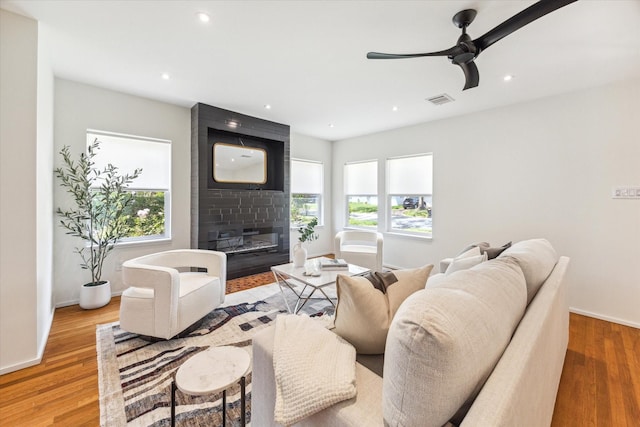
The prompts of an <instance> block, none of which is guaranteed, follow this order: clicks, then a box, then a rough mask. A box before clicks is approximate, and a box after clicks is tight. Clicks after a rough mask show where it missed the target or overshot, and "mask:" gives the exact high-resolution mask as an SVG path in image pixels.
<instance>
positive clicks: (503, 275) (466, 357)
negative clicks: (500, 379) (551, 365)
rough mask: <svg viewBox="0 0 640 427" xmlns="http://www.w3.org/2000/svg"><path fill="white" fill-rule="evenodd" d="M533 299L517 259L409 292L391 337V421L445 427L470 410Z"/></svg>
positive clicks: (386, 384) (387, 373)
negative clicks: (529, 294)
mask: <svg viewBox="0 0 640 427" xmlns="http://www.w3.org/2000/svg"><path fill="white" fill-rule="evenodd" d="M427 283H428V282H427ZM526 299H527V291H526V285H525V280H524V275H523V273H522V270H521V269H520V267H519V266H518V264H517V263H516V262H515V261H514V260H511V259H503V260H500V259H496V260H492V261H488V262H485V263H482V264H480V265H478V266H476V267H474V268H472V269H470V270H464V271H460V272H457V273H456V274H453V275H450V276H446V277H445V278H444V279H443V280H442V281H441V282H440V283H438V285H437V286H436V287H433V288H430V287H429V286H427V288H426V289H423V290H420V291H418V292H416V293H414V294H413V295H411V296H410V297H408V298H407V300H406V301H405V302H404V303H403V304H402V305H401V306H400V308H399V309H398V311H397V313H396V316H395V317H394V319H393V321H392V322H391V327H390V329H389V334H388V337H387V344H386V349H385V359H384V378H383V399H382V401H383V414H384V420H385V423H386V425H402V426H405V427H410V426H420V427H429V426H434V427H440V426H442V425H444V424H445V423H447V421H449V420H450V419H451V418H452V417H454V415H455V416H456V418H461V417H463V416H464V413H465V410H466V409H468V407H469V406H470V405H471V403H472V402H473V399H474V398H475V396H476V395H477V394H478V392H479V391H480V389H481V388H482V385H483V384H484V382H485V381H486V379H487V378H488V377H489V375H490V373H491V371H492V370H493V368H494V366H495V365H496V363H497V362H498V360H499V358H500V356H501V354H502V352H503V351H504V349H505V348H506V346H507V345H508V343H509V340H510V339H511V335H512V334H513V331H514V330H515V328H516V326H517V325H518V322H519V321H520V318H521V317H522V315H523V313H524V310H525V305H526Z"/></svg>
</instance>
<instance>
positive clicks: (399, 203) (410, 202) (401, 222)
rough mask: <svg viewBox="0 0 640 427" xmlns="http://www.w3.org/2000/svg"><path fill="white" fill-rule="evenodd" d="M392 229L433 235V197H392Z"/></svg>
mask: <svg viewBox="0 0 640 427" xmlns="http://www.w3.org/2000/svg"><path fill="white" fill-rule="evenodd" d="M390 201H391V203H390V204H391V229H393V230H400V231H404V232H410V233H424V234H429V235H430V234H432V232H433V227H432V219H431V196H430V195H429V196H426V195H418V194H411V195H407V196H390Z"/></svg>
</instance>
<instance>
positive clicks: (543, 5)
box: [473, 0, 577, 51]
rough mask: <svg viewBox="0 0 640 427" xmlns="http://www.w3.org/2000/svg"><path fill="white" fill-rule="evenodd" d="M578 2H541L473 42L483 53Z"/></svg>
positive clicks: (543, 0)
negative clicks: (537, 20) (496, 43)
mask: <svg viewBox="0 0 640 427" xmlns="http://www.w3.org/2000/svg"><path fill="white" fill-rule="evenodd" d="M575 1H577V0H540V1H539V2H537V3H534V4H532V5H531V6H529V7H528V8H526V9H525V10H523V11H522V12H520V13H518V14H516V15H513V16H512V17H511V18H509V19H507V20H506V21H504V22H503V23H502V24H500V25H498V26H497V27H495V28H493V29H492V30H489V31H488V32H487V33H486V34H484V35H482V36H480V37H478V38H477V39H475V40H474V41H473V44H474V45H476V47H477V48H479V49H480V50H481V51H483V50H485V49H486V48H488V47H489V46H491V45H492V44H494V43H495V42H497V41H499V40H501V39H502V38H504V37H506V36H508V35H509V34H511V33H513V32H514V31H516V30H519V29H520V28H522V27H524V26H525V25H527V24H529V23H531V22H533V21H535V20H536V19H538V18H541V17H543V16H544V15H546V14H548V13H551V12H553V11H554V10H557V9H560V8H561V7H563V6H566V5H568V4H570V3H573V2H575Z"/></svg>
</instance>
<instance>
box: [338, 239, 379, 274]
mask: <svg viewBox="0 0 640 427" xmlns="http://www.w3.org/2000/svg"><path fill="white" fill-rule="evenodd" d="M382 242H383V239H382V234H381V233H378V232H375V231H365V230H344V231H339V232H338V233H337V234H336V237H335V244H334V253H335V257H336V258H342V259H344V260H345V261H347V262H348V263H350V264H355V265H359V266H361V267H366V268H368V269H370V270H372V271H382Z"/></svg>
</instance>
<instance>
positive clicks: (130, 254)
mask: <svg viewBox="0 0 640 427" xmlns="http://www.w3.org/2000/svg"><path fill="white" fill-rule="evenodd" d="M87 129H97V130H103V131H110V132H117V133H124V134H130V135H138V136H146V137H153V138H160V139H168V140H171V141H172V148H171V155H172V175H173V176H172V181H171V185H172V188H171V197H172V209H171V231H172V239H171V241H170V242H155V243H142V244H129V245H122V246H119V247H116V249H114V251H113V252H112V253H111V254H110V255H109V257H108V258H107V260H106V261H105V264H104V269H103V279H106V280H110V281H111V286H112V292H113V293H114V294H117V293H120V292H122V290H123V284H122V279H121V272H120V271H119V270H118V268H119V267H118V265H119V264H121V262H122V261H124V260H127V259H130V258H134V257H137V256H141V255H144V254H147V253H152V252H158V251H163V250H170V249H178V248H189V247H190V237H189V236H190V197H191V189H190V188H191V187H190V179H191V178H190V173H191V166H190V165H191V160H190V159H191V111H190V110H189V109H188V108H183V107H178V106H175V105H170V104H166V103H162V102H158V101H152V100H149V99H145V98H140V97H137V96H132V95H127V94H123V93H119V92H114V91H110V90H105V89H101V88H97V87H94V86H89V85H85V84H81V83H77V82H72V81H68V80H63V79H56V80H55V134H54V136H55V144H54V145H55V164H56V165H60V164H61V158H60V156H59V155H58V153H59V151H60V149H61V148H62V147H63V146H64V145H69V146H70V147H71V152H72V153H74V154H76V155H77V154H79V153H80V152H81V151H83V150H85V148H86V147H85V144H86V131H87ZM143 173H144V171H143ZM70 203H71V201H70V198H69V196H68V195H67V194H66V192H65V191H64V190H63V189H62V188H60V186H59V185H58V183H57V182H56V183H55V186H54V206H55V207H58V206H70ZM56 223H57V219H56ZM81 244H82V242H81V241H79V240H77V239H75V238H72V237H70V236H67V235H66V234H65V233H64V230H63V229H62V228H61V227H58V226H56V227H55V230H54V292H55V301H56V304H57V305H68V304H75V303H77V301H78V299H79V294H80V287H81V286H82V284H83V283H86V282H88V281H90V279H91V278H90V274H89V272H88V271H87V270H81V269H80V265H79V264H80V258H79V256H78V255H77V254H75V253H74V249H73V248H74V247H76V246H78V245H81Z"/></svg>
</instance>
